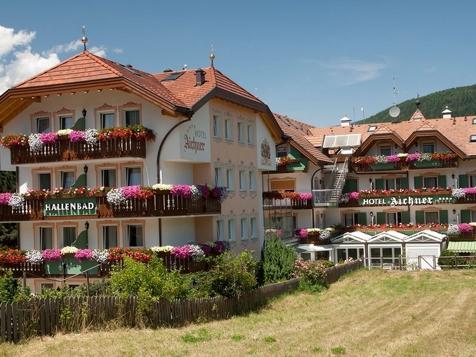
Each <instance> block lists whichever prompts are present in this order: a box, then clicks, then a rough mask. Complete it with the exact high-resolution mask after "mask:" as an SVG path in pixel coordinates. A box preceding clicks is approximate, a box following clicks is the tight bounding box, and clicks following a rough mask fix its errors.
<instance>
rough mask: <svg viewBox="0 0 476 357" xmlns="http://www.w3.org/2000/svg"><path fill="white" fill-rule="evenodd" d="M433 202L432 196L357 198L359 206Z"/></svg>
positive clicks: (406, 204)
mask: <svg viewBox="0 0 476 357" xmlns="http://www.w3.org/2000/svg"><path fill="white" fill-rule="evenodd" d="M433 203H436V202H435V199H434V197H428V196H422V197H411V196H410V197H408V196H405V197H401V196H397V197H375V198H359V205H361V206H379V205H382V206H383V205H385V206H392V207H395V206H413V205H432V204H433Z"/></svg>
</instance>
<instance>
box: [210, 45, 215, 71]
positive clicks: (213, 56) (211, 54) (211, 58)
mask: <svg viewBox="0 0 476 357" xmlns="http://www.w3.org/2000/svg"><path fill="white" fill-rule="evenodd" d="M214 50H215V49H214V48H213V45H212V51H211V53H210V60H211V61H212V64H211V66H212V67H213V60H214V59H215V55H214V54H213V51H214Z"/></svg>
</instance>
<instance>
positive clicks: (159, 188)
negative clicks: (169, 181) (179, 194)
mask: <svg viewBox="0 0 476 357" xmlns="http://www.w3.org/2000/svg"><path fill="white" fill-rule="evenodd" d="M172 187H174V186H173V185H166V184H163V183H156V184H155V185H153V186H152V189H153V190H157V191H167V190H171V189H172Z"/></svg>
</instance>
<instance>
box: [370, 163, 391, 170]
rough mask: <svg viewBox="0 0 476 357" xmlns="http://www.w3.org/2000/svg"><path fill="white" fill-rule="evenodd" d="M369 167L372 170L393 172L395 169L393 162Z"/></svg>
mask: <svg viewBox="0 0 476 357" xmlns="http://www.w3.org/2000/svg"><path fill="white" fill-rule="evenodd" d="M370 167H371V168H372V170H393V169H394V168H395V163H393V162H384V163H375V164H371V165H370Z"/></svg>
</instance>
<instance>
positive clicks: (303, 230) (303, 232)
mask: <svg viewBox="0 0 476 357" xmlns="http://www.w3.org/2000/svg"><path fill="white" fill-rule="evenodd" d="M294 235H296V236H298V237H299V238H300V239H306V238H307V237H308V236H309V233H308V231H307V229H306V228H301V229H296V230H295V231H294Z"/></svg>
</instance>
